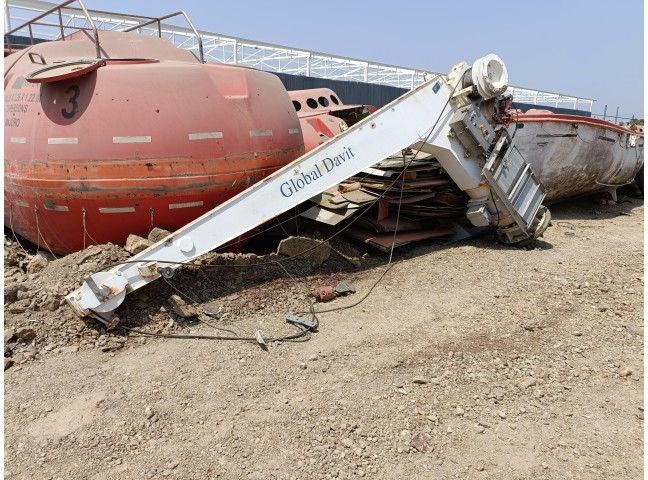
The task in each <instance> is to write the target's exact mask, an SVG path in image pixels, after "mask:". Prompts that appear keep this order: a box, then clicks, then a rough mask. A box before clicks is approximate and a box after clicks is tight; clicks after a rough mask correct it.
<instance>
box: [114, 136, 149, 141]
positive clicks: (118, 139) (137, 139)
mask: <svg viewBox="0 0 648 480" xmlns="http://www.w3.org/2000/svg"><path fill="white" fill-rule="evenodd" d="M150 142H151V136H150V135H148V136H142V137H113V143H150Z"/></svg>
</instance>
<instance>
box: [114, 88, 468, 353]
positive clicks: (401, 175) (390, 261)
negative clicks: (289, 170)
mask: <svg viewBox="0 0 648 480" xmlns="http://www.w3.org/2000/svg"><path fill="white" fill-rule="evenodd" d="M457 85H458V84H455V86H454V88H453V89H452V92H451V93H450V95H449V96H448V99H447V100H446V102H445V104H444V106H443V108H442V109H441V112H440V113H439V115H438V117H437V119H436V120H435V122H434V124H433V125H432V127H431V128H430V129H429V131H428V133H427V135H426V137H425V139H424V140H423V142H421V147H420V148H419V149H418V150H417V152H416V153H415V154H414V156H413V159H415V158H416V157H417V156H418V154H419V153H420V152H421V148H422V145H424V144H425V143H427V141H428V140H429V138H430V136H431V135H432V133H433V132H434V131H435V129H436V127H437V125H438V123H439V122H440V120H441V118H442V117H443V114H444V112H445V110H446V108H447V106H448V105H449V103H450V100H451V99H452V96H453V94H454V92H455V90H456V88H457ZM402 158H403V170H402V171H401V172H400V173H399V175H397V176H396V178H395V179H394V180H393V181H392V182H391V184H390V185H389V186H388V187H387V188H386V189H385V190H384V191H383V192H382V193H381V194H380V195H379V196H378V197H376V199H374V200H373V201H372V202H371V203H369V204H368V205H367V206H366V208H365V212H366V211H367V210H368V209H369V208H370V207H371V206H373V205H375V204H376V202H378V201H379V200H381V199H382V198H384V197H385V195H386V194H387V192H388V191H389V190H391V188H392V187H393V186H394V185H395V184H396V182H397V181H398V180H401V189H400V196H399V202H398V209H397V216H396V227H395V229H394V237H393V240H392V245H391V249H390V255H389V259H388V261H387V268H386V269H385V271H384V272H383V273H382V274H381V275H380V277H379V278H378V279H377V280H376V281H375V282H374V283H373V285H372V286H371V287H370V288H369V290H368V291H367V293H366V294H365V295H364V296H363V297H362V298H360V299H359V300H358V301H357V302H355V303H353V304H351V305H347V306H344V307H336V308H332V309H327V310H321V311H316V310H315V308H314V306H315V304H314V303H311V305H310V308H309V311H308V312H300V313H302V314H303V313H310V314H312V316H313V322H314V324H315V325H316V326H315V328H312V329H302V330H301V331H300V333H298V334H295V335H287V336H284V337H278V338H269V339H264V340H265V341H267V342H275V341H296V340H298V339H301V338H303V337H304V336H305V335H306V334H307V333H309V332H311V331H317V329H318V326H319V319H318V317H317V314H318V313H326V312H333V311H339V310H344V309H348V308H352V307H355V306H357V305H359V304H360V303H362V302H363V301H364V300H365V299H366V298H367V297H369V295H370V294H371V293H372V292H373V290H374V289H375V288H376V286H377V285H378V284H379V283H380V282H381V281H382V280H383V278H384V277H385V275H386V274H387V273H388V272H389V271H390V270H391V268H392V267H393V265H394V264H393V253H394V249H395V246H396V236H397V234H398V225H399V221H400V214H401V207H402V202H403V192H404V190H405V189H404V182H405V172H406V171H407V168H408V166H409V165H411V163H412V161H413V160H412V161H410V162H409V163H408V162H407V161H406V157H405V153H404V152H402ZM363 213H364V212H363ZM361 217H362V214H361V215H358V216H356V218H354V219H353V220H352V221H351V222H349V223H348V224H347V225H345V226H344V227H342V228H341V229H340V230H339V231H337V232H336V233H335V234H333V235H332V236H330V237H328V238H327V239H325V240H323V241H321V242H319V243H318V244H317V245H315V246H314V247H311V248H308V249H306V250H304V251H303V252H301V253H299V254H297V255H293V256H291V257H288V258H286V259H281V260H274V261H271V262H264V263H257V264H251V265H250V264H248V265H245V267H251V266H262V265H271V264H277V265H279V266H280V267H281V268H282V269H283V270H284V272H285V273H286V274H287V275H288V276H289V277H290V278H291V279H292V280H293V281H295V282H297V281H296V279H295V278H294V277H293V276H292V275H291V274H290V272H288V270H286V269H285V267H284V265H283V263H284V262H287V261H288V260H291V259H293V258H296V257H298V256H301V255H303V254H304V253H307V252H309V251H311V250H314V249H315V248H318V247H319V246H320V245H322V244H323V243H325V242H328V241H329V240H331V239H333V238H334V237H336V236H338V235H340V234H341V233H342V232H344V231H345V230H346V229H348V228H349V227H350V226H351V225H353V224H354V223H355V222H356V221H357V220H358V219H359V218H361ZM140 261H141V260H131V261H123V262H119V263H118V264H117V265H119V264H126V263H133V262H140ZM147 261H157V262H159V263H170V262H167V261H162V260H159V261H158V260H151V259H148V260H147ZM176 265H177V264H176ZM181 265H182V264H181ZM184 265H187V266H194V265H195V264H184ZM224 266H231V265H224ZM200 267H203V268H204V267H205V265H200ZM165 280H166V279H165ZM167 284H168V285H169V286H171V288H173V289H174V290H175V291H177V292H178V293H180V294H181V295H183V296H184V297H186V298H188V299H189V300H191V301H192V302H193V303H198V302H196V301H195V300H193V299H191V297H189V296H188V295H186V294H185V293H183V292H182V291H180V290H179V289H178V288H177V287H175V286H174V285H172V284H171V283H169V282H167ZM121 328H123V329H125V330H127V331H130V332H133V333H138V334H141V335H149V336H156V337H164V338H177V339H211V340H238V341H250V342H256V343H258V342H259V341H258V339H257V338H256V337H240V336H235V337H229V336H214V335H184V334H182V335H171V334H157V333H149V332H144V331H141V330H138V329H133V328H130V327H125V326H121ZM309 338H310V337H309ZM306 340H308V338H305V339H304V340H302V341H306Z"/></svg>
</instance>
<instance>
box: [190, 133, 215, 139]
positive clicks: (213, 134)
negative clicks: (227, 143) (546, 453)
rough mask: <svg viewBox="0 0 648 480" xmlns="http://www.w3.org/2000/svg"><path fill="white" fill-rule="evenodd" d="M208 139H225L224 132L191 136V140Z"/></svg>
mask: <svg viewBox="0 0 648 480" xmlns="http://www.w3.org/2000/svg"><path fill="white" fill-rule="evenodd" d="M208 138H223V132H202V133H190V134H189V140H205V139H208Z"/></svg>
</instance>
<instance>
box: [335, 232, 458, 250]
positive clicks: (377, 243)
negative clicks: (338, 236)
mask: <svg viewBox="0 0 648 480" xmlns="http://www.w3.org/2000/svg"><path fill="white" fill-rule="evenodd" d="M345 233H346V234H347V235H349V236H350V237H352V238H355V239H356V240H360V241H362V242H364V243H366V244H368V245H371V246H372V247H376V248H377V249H379V250H382V251H383V252H389V251H390V250H391V247H392V243H393V244H394V246H395V247H401V246H403V245H407V244H408V243H412V242H417V241H420V240H428V239H430V238H442V237H451V236H453V235H454V234H455V232H454V230H452V229H451V228H437V229H434V230H419V231H416V232H399V233H397V234H396V235H394V234H393V233H378V234H376V233H371V232H368V231H367V230H362V229H359V228H353V227H352V228H349V229H348V230H346V231H345Z"/></svg>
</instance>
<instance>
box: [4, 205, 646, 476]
mask: <svg viewBox="0 0 648 480" xmlns="http://www.w3.org/2000/svg"><path fill="white" fill-rule="evenodd" d="M552 212H553V217H554V220H553V226H552V227H551V228H550V229H549V230H547V232H546V234H545V236H544V238H543V239H542V240H541V241H540V242H538V243H537V244H536V245H535V246H534V247H533V248H532V249H529V250H518V249H512V248H507V247H504V246H501V245H498V244H497V243H495V242H494V241H493V240H492V238H491V237H490V236H485V237H481V238H474V239H470V240H468V241H465V242H462V243H459V244H453V245H445V246H444V245H439V244H436V243H421V244H418V245H415V246H410V247H406V248H403V249H401V250H399V251H397V253H396V254H395V257H394V262H393V264H392V266H391V268H389V270H388V271H387V273H386V274H385V275H384V277H382V280H380V282H378V281H379V279H380V278H381V276H382V275H383V273H385V271H386V269H387V267H386V263H387V257H386V256H383V255H381V254H378V253H376V252H374V251H370V250H365V249H364V246H362V245H358V244H349V243H347V242H345V241H343V240H339V239H336V240H335V242H334V243H333V245H332V246H333V249H334V250H333V251H330V252H328V253H327V252H326V251H324V252H321V251H318V252H316V254H313V255H310V256H309V258H307V259H303V258H302V259H300V258H296V259H290V260H286V258H287V257H285V256H282V255H278V254H270V255H264V256H256V255H253V254H246V255H234V254H215V253H214V254H210V255H208V256H206V257H205V258H203V259H201V260H200V261H199V262H198V263H197V265H195V266H192V267H183V268H182V269H181V270H180V271H178V273H177V274H176V275H175V276H174V277H173V278H172V279H171V280H170V281H169V282H164V281H161V280H159V281H157V282H156V283H155V284H152V285H149V286H148V287H146V288H144V289H142V290H140V291H137V292H135V293H133V294H131V295H129V296H128V297H127V299H126V301H125V302H124V304H123V305H122V306H121V307H120V309H119V316H120V318H121V324H120V326H118V327H117V328H115V329H114V330H111V331H108V330H106V329H105V328H104V327H103V326H102V325H101V324H99V323H98V322H96V321H94V320H87V319H86V320H83V319H80V318H78V317H77V316H76V315H75V314H74V313H73V312H72V310H71V309H70V308H69V307H68V305H67V304H66V303H65V302H64V300H63V297H64V295H65V294H67V293H68V292H71V291H73V290H74V289H76V288H77V287H78V286H79V285H80V281H81V280H82V279H83V278H84V277H85V276H87V275H89V274H91V273H93V272H95V271H97V270H101V269H105V268H107V267H108V266H110V265H113V264H116V263H118V262H120V261H122V260H124V259H127V258H128V257H129V255H130V254H129V253H128V252H126V251H125V250H124V249H122V248H120V247H116V246H113V245H104V246H101V247H98V246H95V247H90V248H88V249H86V250H84V251H82V252H78V253H76V254H73V255H69V256H67V257H65V258H62V259H58V260H50V261H48V260H46V258H45V257H43V256H41V255H31V254H29V253H27V252H24V251H23V250H22V249H21V247H20V246H19V244H17V243H16V242H14V241H12V240H10V239H8V238H5V250H4V258H5V286H4V289H5V290H4V291H5V372H4V375H5V384H4V385H5V396H4V400H5V403H4V419H5V430H4V434H5V443H4V458H5V462H4V468H5V472H4V473H5V478H11V479H73V478H74V479H76V478H79V479H97V480H98V479H125V478H142V479H144V478H160V479H162V478H178V479H211V478H224V479H238V478H241V479H271V478H277V479H319V478H324V479H328V478H340V479H343V478H378V479H405V478H439V479H445V478H462V479H463V478H470V479H473V478H474V479H527V478H537V479H557V478H566V479H567V478H581V479H624V480H625V479H639V478H643V473H644V472H643V418H644V411H643V383H644V368H643V364H644V357H643V348H644V337H643V335H644V331H643V312H644V310H643V302H644V277H643V275H644V273H643V265H644V258H643V251H644V247H643V225H644V206H643V201H641V200H637V199H631V200H629V201H628V202H627V203H620V204H618V205H611V206H608V205H600V204H598V205H597V204H594V203H593V200H592V199H591V198H587V199H581V200H578V201H573V202H570V203H567V204H561V205H555V206H553V207H552ZM300 242H302V241H300ZM303 242H307V240H304V241H303ZM301 245H302V244H301V243H300V246H301ZM336 252H339V253H336ZM278 260H281V262H278ZM255 264H263V265H260V266H258V265H257V266H254V265H255ZM342 280H346V281H349V282H350V283H351V284H352V285H353V286H355V288H356V289H357V292H356V293H354V294H350V295H348V296H340V297H338V298H336V299H334V300H333V301H331V302H328V303H318V304H316V305H315V307H314V308H315V309H316V310H317V311H320V312H321V313H319V314H318V319H319V322H320V324H319V330H318V332H317V333H312V334H307V335H305V336H304V337H302V338H300V339H298V340H303V341H293V342H289V341H282V342H272V341H270V340H271V339H272V338H278V337H284V336H287V335H292V334H295V333H298V332H299V330H298V329H297V328H296V327H295V326H292V325H290V324H288V323H286V322H285V317H286V315H288V314H293V313H296V312H305V311H308V310H309V308H310V306H311V303H312V301H313V298H314V297H313V290H314V289H315V288H316V287H320V286H323V285H331V286H335V285H336V284H337V283H338V282H340V281H342ZM376 282H378V283H377V284H376ZM374 285H375V288H373V291H372V292H371V294H370V295H369V296H368V297H367V298H366V299H365V300H364V301H362V302H361V303H359V304H358V305H355V306H352V305H354V304H356V303H357V302H358V301H359V300H361V299H362V298H363V297H364V296H365V295H366V294H367V293H368V292H369V291H370V290H371V289H372V287H374ZM350 305H351V306H350ZM345 306H350V307H349V308H344V309H342V308H340V307H345ZM219 310H220V314H216V315H212V316H209V315H205V314H204V313H202V312H204V311H206V312H213V313H217V312H218V311H219ZM326 310H330V311H328V312H326ZM303 316H304V317H306V318H310V316H309V315H307V314H303ZM124 327H126V328H129V329H135V330H138V331H140V332H148V333H151V334H156V335H163V336H157V337H155V336H146V335H142V334H141V333H136V332H134V331H132V330H127V329H125V328H124ZM256 332H259V333H260V334H261V335H262V336H263V338H265V339H266V340H267V343H268V345H267V348H261V347H260V345H259V344H258V343H257V342H256V341H232V340H215V339H211V340H210V339H191V338H174V337H173V335H184V336H187V335H202V336H221V337H236V336H238V337H244V338H255V333H256Z"/></svg>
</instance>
